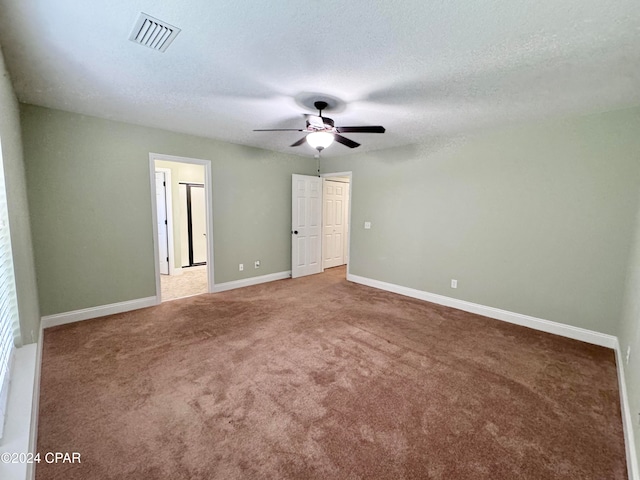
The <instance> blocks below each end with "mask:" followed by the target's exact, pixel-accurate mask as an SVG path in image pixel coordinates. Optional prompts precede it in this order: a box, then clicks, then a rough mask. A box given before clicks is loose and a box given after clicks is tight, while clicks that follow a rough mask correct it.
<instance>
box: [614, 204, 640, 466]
mask: <svg viewBox="0 0 640 480" xmlns="http://www.w3.org/2000/svg"><path fill="white" fill-rule="evenodd" d="M638 206H639V209H638V216H637V219H636V223H635V237H634V242H633V249H632V253H631V259H630V262H629V269H628V271H627V288H626V292H625V293H626V294H625V301H624V309H623V312H622V322H621V324H620V330H619V332H618V339H619V341H620V353H621V354H622V358H623V362H624V374H625V383H626V385H627V395H628V399H629V406H630V411H631V419H632V423H633V426H634V435H635V444H636V455H637V457H638V458H640V425H638V422H637V418H638V417H637V415H638V413H639V412H640V202H639V203H638ZM628 348H631V350H630V356H629V361H628V362H627V361H626V353H627V349H628Z"/></svg>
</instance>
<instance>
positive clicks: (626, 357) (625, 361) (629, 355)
mask: <svg viewBox="0 0 640 480" xmlns="http://www.w3.org/2000/svg"><path fill="white" fill-rule="evenodd" d="M630 357H631V345H629V346H628V347H627V354H626V355H625V357H624V363H626V364H627V365H629V358H630Z"/></svg>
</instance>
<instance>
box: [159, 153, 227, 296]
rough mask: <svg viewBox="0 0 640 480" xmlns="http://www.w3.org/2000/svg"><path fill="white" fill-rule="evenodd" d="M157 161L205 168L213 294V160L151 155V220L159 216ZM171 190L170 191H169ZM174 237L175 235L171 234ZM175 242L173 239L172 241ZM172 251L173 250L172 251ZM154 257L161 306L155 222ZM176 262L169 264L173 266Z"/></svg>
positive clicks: (209, 256) (209, 276)
mask: <svg viewBox="0 0 640 480" xmlns="http://www.w3.org/2000/svg"><path fill="white" fill-rule="evenodd" d="M156 160H165V161H168V162H176V163H191V164H194V165H202V166H204V190H205V199H206V202H207V204H206V209H207V218H206V222H207V283H208V285H207V292H209V293H211V292H213V288H214V284H215V283H214V274H213V271H214V269H213V219H212V213H213V194H212V180H211V160H203V159H200V158H189V157H177V156H175V155H164V154H162V153H152V152H151V153H149V181H150V182H151V215H152V216H151V218H152V219H156V218H157V216H158V206H157V205H156V163H155V161H156ZM169 190H170V189H169ZM171 237H173V233H172V234H171ZM171 241H172V242H173V239H172V240H171ZM170 251H172V249H170ZM153 255H154V259H155V261H154V268H155V275H156V304H160V302H161V301H162V298H161V288H160V265H159V258H158V256H159V251H158V225H157V221H156V220H154V221H153ZM173 263H174V262H171V261H170V263H169V265H170V266H171V265H173Z"/></svg>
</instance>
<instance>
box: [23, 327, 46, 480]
mask: <svg viewBox="0 0 640 480" xmlns="http://www.w3.org/2000/svg"><path fill="white" fill-rule="evenodd" d="M43 344H44V329H43V328H42V323H41V324H40V335H38V343H37V353H36V377H35V380H34V382H33V402H32V404H31V426H30V431H29V450H28V451H29V452H36V451H37V450H38V414H39V412H40V375H41V371H42V346H43ZM35 478H36V466H35V464H34V463H29V464H27V480H35Z"/></svg>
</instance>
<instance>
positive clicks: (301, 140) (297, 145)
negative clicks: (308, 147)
mask: <svg viewBox="0 0 640 480" xmlns="http://www.w3.org/2000/svg"><path fill="white" fill-rule="evenodd" d="M300 131H302V130H300ZM306 139H307V137H306V136H305V137H302V138H301V139H300V140H298V141H297V142H296V143H292V144H291V145H289V146H290V147H299V146H300V145H302V144H303V143H304V141H305V140H306Z"/></svg>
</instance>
